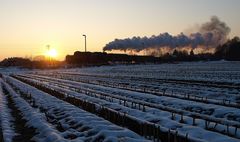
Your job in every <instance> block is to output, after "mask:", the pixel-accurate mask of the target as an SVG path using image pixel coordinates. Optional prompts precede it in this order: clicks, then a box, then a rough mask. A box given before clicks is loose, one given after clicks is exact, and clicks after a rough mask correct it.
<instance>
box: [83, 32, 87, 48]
mask: <svg viewBox="0 0 240 142" xmlns="http://www.w3.org/2000/svg"><path fill="white" fill-rule="evenodd" d="M83 36H84V38H85V52H87V36H86V35H85V34H84V35H83Z"/></svg>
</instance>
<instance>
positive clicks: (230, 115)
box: [34, 76, 240, 125]
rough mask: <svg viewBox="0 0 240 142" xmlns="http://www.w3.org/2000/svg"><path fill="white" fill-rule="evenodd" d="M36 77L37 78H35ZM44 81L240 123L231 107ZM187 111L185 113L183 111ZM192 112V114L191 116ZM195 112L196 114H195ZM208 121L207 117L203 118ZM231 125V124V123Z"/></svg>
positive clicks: (62, 81) (85, 85) (77, 84)
mask: <svg viewBox="0 0 240 142" xmlns="http://www.w3.org/2000/svg"><path fill="white" fill-rule="evenodd" d="M34 77H36V76H34ZM42 78H44V79H48V80H49V81H50V80H52V81H56V82H55V83H65V84H68V85H69V84H71V85H72V86H71V87H77V88H78V89H84V88H85V89H88V90H90V91H96V90H98V91H100V92H99V93H103V94H104V93H108V94H114V95H118V96H122V97H126V98H132V99H134V100H140V101H144V102H147V103H151V104H156V105H158V106H160V105H161V104H162V105H164V106H168V107H170V108H173V110H175V109H182V110H180V112H183V114H184V115H187V114H188V115H189V116H192V114H194V116H199V115H196V114H195V113H197V114H199V113H200V114H202V115H200V118H201V117H202V116H204V115H205V116H206V115H210V118H209V120H212V119H214V118H212V117H215V118H216V119H221V121H224V119H222V118H225V121H228V120H229V121H235V122H236V123H233V124H232V125H239V123H240V116H239V115H240V110H239V109H237V108H231V107H225V106H221V105H211V104H202V103H197V102H194V101H187V100H179V99H176V98H171V97H165V96H154V95H151V94H146V93H138V92H133V91H126V90H122V89H116V88H114V89H113V88H109V87H103V86H99V85H92V84H86V83H80V82H75V81H69V80H63V79H55V78H50V77H42ZM183 110H185V111H183ZM189 112H190V114H189ZM193 112H195V113H193ZM202 118H205V119H207V117H202ZM229 124H231V122H230V123H229Z"/></svg>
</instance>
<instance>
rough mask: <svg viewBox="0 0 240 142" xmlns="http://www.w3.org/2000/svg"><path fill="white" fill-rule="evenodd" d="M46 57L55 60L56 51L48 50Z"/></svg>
mask: <svg viewBox="0 0 240 142" xmlns="http://www.w3.org/2000/svg"><path fill="white" fill-rule="evenodd" d="M46 55H47V56H48V57H51V58H55V57H57V50H56V49H54V48H51V49H50V50H48V52H47V54H46Z"/></svg>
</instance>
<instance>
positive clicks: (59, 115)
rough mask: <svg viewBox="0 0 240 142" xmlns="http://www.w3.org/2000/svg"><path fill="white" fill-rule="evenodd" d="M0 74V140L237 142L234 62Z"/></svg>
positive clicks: (239, 70)
mask: <svg viewBox="0 0 240 142" xmlns="http://www.w3.org/2000/svg"><path fill="white" fill-rule="evenodd" d="M0 72H1V73H2V74H3V75H2V77H1V78H0V83H1V86H0V110H1V115H0V118H1V119H0V124H1V125H0V126H1V127H0V140H1V141H4V142H11V141H17V142H23V141H40V142H53V141H73V142H75V141H87V142H95V141H97V142H102V141H104V142H112V141H113V142H114V141H116V142H117V141H120V142H123V141H127V142H128V141H129V142H135V141H136V142H140V141H158V142H160V141H161V142H226V141H227V142H239V141H240V62H227V61H218V62H192V63H178V64H160V65H153V64H148V65H117V66H102V67H88V68H77V69H76V68H74V69H58V70H45V71H40V70H34V71H27V70H21V71H19V70H18V69H11V70H7V69H1V70H0Z"/></svg>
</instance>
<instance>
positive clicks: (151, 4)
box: [0, 0, 240, 60]
mask: <svg viewBox="0 0 240 142" xmlns="http://www.w3.org/2000/svg"><path fill="white" fill-rule="evenodd" d="M216 3H218V4H216ZM239 9H240V1H239V0H228V1H226V0H211V1H209V0H201V1H199V0H183V1H179V0H169V1H165V0H101V1H100V0H87V1H86V0H0V20H1V22H0V51H1V52H0V60H2V59H3V58H6V57H12V56H22V57H25V56H28V57H30V56H33V57H34V56H37V55H42V54H44V53H46V52H47V48H46V45H47V44H50V45H51V47H52V48H55V49H56V50H57V51H58V56H57V59H60V60H64V58H65V55H66V54H73V52H74V51H76V50H81V51H84V38H83V36H82V34H86V35H87V47H88V51H102V48H103V47H104V45H105V44H107V43H108V42H110V41H112V40H114V39H115V38H126V37H132V36H151V35H153V34H155V35H158V34H160V33H162V32H169V33H171V34H173V35H174V34H179V33H180V32H184V31H186V30H187V29H188V28H189V27H194V26H195V24H197V23H203V22H205V21H208V20H209V18H210V17H211V16H212V15H217V16H218V17H219V18H220V19H221V20H223V21H225V22H226V23H227V24H228V26H229V27H231V29H232V31H231V36H234V35H240V27H239V25H240V19H239V12H240V10H239Z"/></svg>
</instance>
